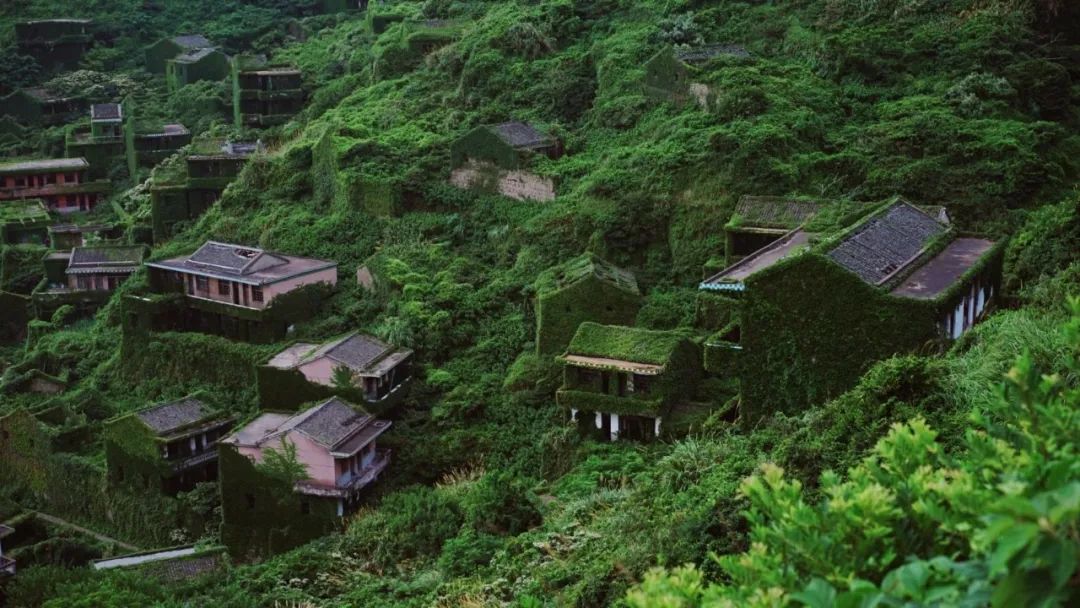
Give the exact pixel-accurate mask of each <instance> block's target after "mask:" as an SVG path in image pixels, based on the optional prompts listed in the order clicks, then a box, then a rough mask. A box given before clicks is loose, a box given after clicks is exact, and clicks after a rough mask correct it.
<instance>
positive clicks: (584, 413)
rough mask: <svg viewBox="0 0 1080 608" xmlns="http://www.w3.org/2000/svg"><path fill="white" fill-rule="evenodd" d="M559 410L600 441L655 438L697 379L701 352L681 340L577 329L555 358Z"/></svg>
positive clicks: (590, 326) (606, 328)
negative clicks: (560, 366)
mask: <svg viewBox="0 0 1080 608" xmlns="http://www.w3.org/2000/svg"><path fill="white" fill-rule="evenodd" d="M560 360H561V361H562V363H563V385H562V388H560V389H559V391H558V393H557V394H556V399H557V401H558V404H559V406H561V407H563V408H566V409H567V410H569V412H570V417H571V419H572V420H575V421H577V422H578V425H579V428H582V429H586V430H588V431H589V432H591V433H594V434H597V435H599V436H600V437H601V438H603V439H610V440H612V441H614V440H616V439H619V438H626V439H639V440H647V439H651V438H655V437H658V436H659V435H660V432H661V428H662V425H663V422H664V420H665V419H666V418H667V417H668V416H669V415H670V414H671V411H672V408H673V407H674V406H677V405H679V404H681V403H684V402H686V401H687V400H689V399H690V398H691V397H692V396H693V394H694V392H695V390H696V389H697V385H698V383H699V382H700V380H701V377H702V373H703V372H702V368H701V365H702V363H701V352H700V349H699V348H698V346H697V345H696V344H695V343H694V342H693V341H691V340H690V339H689V338H688V337H687V336H686V335H685V334H683V333H680V332H676V331H651V330H646V329H639V328H634V327H621V326H615V325H600V324H598V323H590V322H586V323H582V324H581V326H580V327H579V328H578V330H577V333H575V334H574V338H573V340H571V341H570V345H569V346H568V347H567V349H566V353H565V354H564V355H563V356H562V357H560Z"/></svg>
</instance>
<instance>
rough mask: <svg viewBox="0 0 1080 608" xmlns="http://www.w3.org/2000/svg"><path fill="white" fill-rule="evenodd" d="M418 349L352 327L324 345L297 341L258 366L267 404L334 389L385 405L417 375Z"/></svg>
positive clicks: (289, 404) (282, 405)
mask: <svg viewBox="0 0 1080 608" xmlns="http://www.w3.org/2000/svg"><path fill="white" fill-rule="evenodd" d="M412 368H413V351H411V350H409V349H407V348H398V347H395V346H392V345H390V344H387V343H385V342H383V341H382V340H379V339H377V338H375V337H373V336H369V335H366V334H361V333H359V332H352V333H349V334H346V335H345V336H342V337H340V338H337V339H334V340H330V341H329V342H326V343H324V344H309V343H305V342H301V343H297V344H294V345H292V346H290V347H288V348H286V349H285V350H283V351H281V352H280V353H278V354H276V355H274V357H273V358H272V359H270V361H269V362H268V363H267V364H266V365H265V366H262V367H260V369H259V370H258V378H259V402H260V403H261V404H262V407H263V408H265V409H295V408H296V407H297V406H298V405H300V404H301V403H304V402H308V401H313V400H315V399H318V398H320V397H322V398H325V397H329V396H331V395H333V394H335V393H339V394H344V393H348V397H349V398H352V399H356V400H357V401H360V400H362V401H364V402H365V403H367V404H370V405H373V406H377V407H379V410H380V411H382V410H385V409H386V407H388V405H389V404H391V403H394V402H396V401H397V400H398V399H399V398H400V396H401V395H402V394H403V392H404V391H405V390H406V389H407V388H408V385H409V383H410V381H411V380H412ZM346 381H347V383H346Z"/></svg>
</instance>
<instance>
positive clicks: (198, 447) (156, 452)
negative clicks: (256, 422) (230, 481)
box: [104, 396, 235, 496]
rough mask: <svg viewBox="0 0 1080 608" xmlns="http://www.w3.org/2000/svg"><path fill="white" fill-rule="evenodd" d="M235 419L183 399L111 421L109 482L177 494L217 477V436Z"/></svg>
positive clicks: (107, 456) (191, 399) (108, 424)
mask: <svg viewBox="0 0 1080 608" xmlns="http://www.w3.org/2000/svg"><path fill="white" fill-rule="evenodd" d="M234 423H235V419H234V418H232V417H230V416H228V415H226V414H224V413H222V412H218V411H215V410H213V409H212V408H210V407H209V406H208V405H207V404H205V403H203V402H202V401H200V400H199V399H197V398H195V397H191V396H188V397H184V398H183V399H178V400H176V401H170V402H167V403H162V404H158V405H154V406H151V407H148V408H146V409H143V410H140V411H138V412H134V413H131V414H126V415H123V416H120V417H118V418H114V419H112V420H109V421H108V422H106V424H105V434H104V437H105V460H106V464H107V470H108V475H107V476H108V480H109V485H110V486H112V487H127V488H137V489H151V490H155V491H160V492H162V493H164V494H167V495H170V496H175V495H176V494H177V493H178V492H187V491H190V490H192V489H194V488H195V485H196V484H198V483H201V482H206V481H215V480H216V479H217V476H218V451H217V442H218V440H219V439H220V438H221V437H222V436H224V435H226V434H227V433H228V432H229V431H230V430H231V429H232V426H233V424H234Z"/></svg>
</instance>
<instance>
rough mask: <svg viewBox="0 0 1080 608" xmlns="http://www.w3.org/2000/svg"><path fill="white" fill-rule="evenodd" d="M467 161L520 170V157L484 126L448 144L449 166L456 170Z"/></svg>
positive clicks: (511, 147)
mask: <svg viewBox="0 0 1080 608" xmlns="http://www.w3.org/2000/svg"><path fill="white" fill-rule="evenodd" d="M469 160H477V161H487V162H490V163H493V164H495V165H496V166H498V167H501V168H503V169H520V168H521V165H522V163H521V157H520V156H519V155H518V152H517V150H515V149H514V148H513V146H511V145H509V144H507V143H506V142H504V141H503V140H502V139H501V138H499V136H498V135H496V134H495V132H494V131H493V130H492V129H490V128H489V127H486V126H479V127H476V128H475V129H473V130H472V131H469V132H468V133H466V134H465V135H462V136H461V137H459V138H458V139H456V140H454V141H453V142H452V143H451V144H450V166H451V168H455V169H456V168H458V167H461V166H462V165H464V164H465V163H466V162H467V161H469Z"/></svg>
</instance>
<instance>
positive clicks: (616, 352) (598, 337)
mask: <svg viewBox="0 0 1080 608" xmlns="http://www.w3.org/2000/svg"><path fill="white" fill-rule="evenodd" d="M684 340H686V336H685V335H682V334H680V333H678V332H665V331H653V330H648V329H638V328H634V327H620V326H616V325H600V324H599V323H582V324H581V326H580V327H578V330H577V333H575V334H574V339H573V340H571V341H570V346H569V347H567V352H568V353H570V354H573V355H582V356H586V357H602V358H605V359H616V360H620V361H632V362H634V363H646V364H650V365H665V364H667V363H668V362H669V361H670V360H671V357H672V355H673V354H674V353H675V350H676V349H677V348H678V347H679V345H680V344H681V343H682V342H683V341H684Z"/></svg>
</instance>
